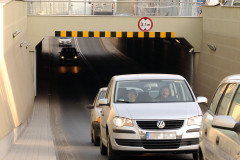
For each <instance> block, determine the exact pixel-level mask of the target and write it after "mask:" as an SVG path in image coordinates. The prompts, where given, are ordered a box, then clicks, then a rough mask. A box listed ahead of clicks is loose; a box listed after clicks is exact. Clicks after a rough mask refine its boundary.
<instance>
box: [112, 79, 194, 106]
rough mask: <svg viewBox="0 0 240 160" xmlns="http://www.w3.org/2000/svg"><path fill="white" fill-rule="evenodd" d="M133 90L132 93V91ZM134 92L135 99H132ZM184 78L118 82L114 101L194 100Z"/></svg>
mask: <svg viewBox="0 0 240 160" xmlns="http://www.w3.org/2000/svg"><path fill="white" fill-rule="evenodd" d="M130 92H131V93H130ZM132 94H133V99H132ZM193 101H194V99H193V96H192V93H191V91H190V90H189V88H188V86H187V84H186V82H185V81H184V80H162V79H160V80H158V79H157V80H130V81H118V82H116V88H115V94H114V102H116V103H123V102H134V103H160V102H193Z"/></svg>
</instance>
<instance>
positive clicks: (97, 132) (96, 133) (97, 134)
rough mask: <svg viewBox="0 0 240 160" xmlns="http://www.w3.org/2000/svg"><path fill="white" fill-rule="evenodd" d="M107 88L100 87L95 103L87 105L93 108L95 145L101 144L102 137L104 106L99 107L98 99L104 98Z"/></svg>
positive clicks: (92, 134) (92, 133)
mask: <svg viewBox="0 0 240 160" xmlns="http://www.w3.org/2000/svg"><path fill="white" fill-rule="evenodd" d="M106 90H107V88H106V87H104V88H100V89H99V91H98V94H97V95H96V97H95V99H94V102H93V104H89V105H88V106H87V108H88V109H91V119H90V122H91V141H92V143H93V144H94V145H95V146H98V145H99V138H100V116H101V111H102V108H101V107H99V103H98V100H100V99H103V98H104V96H105V94H106Z"/></svg>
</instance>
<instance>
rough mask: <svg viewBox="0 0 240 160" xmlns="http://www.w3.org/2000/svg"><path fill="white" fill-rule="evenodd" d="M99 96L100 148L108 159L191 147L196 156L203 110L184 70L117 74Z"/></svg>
mask: <svg viewBox="0 0 240 160" xmlns="http://www.w3.org/2000/svg"><path fill="white" fill-rule="evenodd" d="M105 97H106V99H102V100H99V104H100V106H101V107H102V115H101V118H100V130H101V135H100V152H101V154H107V155H108V159H109V160H113V159H116V158H118V157H119V154H120V153H122V152H140V153H147V152H157V153H160V152H171V153H191V154H193V157H194V159H197V158H198V156H197V153H198V152H197V151H198V148H199V129H200V125H201V120H202V112H201V109H200V107H199V104H198V103H207V98H205V97H198V98H197V99H196V98H195V96H194V94H193V91H192V90H191V88H190V86H189V84H188V83H187V81H186V80H185V79H184V78H183V77H182V76H179V75H169V74H135V75H120V76H114V77H113V78H112V79H111V81H110V83H109V85H108V89H107V92H106V96H105Z"/></svg>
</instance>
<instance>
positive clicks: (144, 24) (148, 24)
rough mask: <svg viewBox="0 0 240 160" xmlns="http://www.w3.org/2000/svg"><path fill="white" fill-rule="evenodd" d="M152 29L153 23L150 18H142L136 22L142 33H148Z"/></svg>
mask: <svg viewBox="0 0 240 160" xmlns="http://www.w3.org/2000/svg"><path fill="white" fill-rule="evenodd" d="M152 27H153V22H152V20H151V19H150V18H148V17H142V18H141V19H140V20H139V21H138V28H139V29H140V30H141V31H143V32H148V31H150V30H151V29H152Z"/></svg>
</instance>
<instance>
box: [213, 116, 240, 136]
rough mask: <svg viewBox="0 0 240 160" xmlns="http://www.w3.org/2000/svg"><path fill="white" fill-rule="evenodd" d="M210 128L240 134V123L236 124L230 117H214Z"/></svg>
mask: <svg viewBox="0 0 240 160" xmlns="http://www.w3.org/2000/svg"><path fill="white" fill-rule="evenodd" d="M212 127H214V128H219V129H226V130H231V131H235V132H237V133H239V132H240V122H239V123H237V122H236V121H235V120H234V119H233V117H232V116H215V117H214V118H213V122H212Z"/></svg>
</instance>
